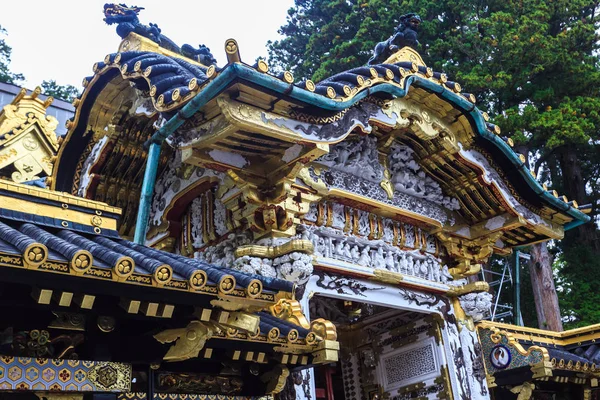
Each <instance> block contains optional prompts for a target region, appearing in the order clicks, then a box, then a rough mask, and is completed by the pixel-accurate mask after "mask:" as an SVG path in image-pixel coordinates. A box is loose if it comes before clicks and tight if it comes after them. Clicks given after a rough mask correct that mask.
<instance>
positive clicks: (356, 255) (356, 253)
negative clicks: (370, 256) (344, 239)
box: [350, 245, 360, 262]
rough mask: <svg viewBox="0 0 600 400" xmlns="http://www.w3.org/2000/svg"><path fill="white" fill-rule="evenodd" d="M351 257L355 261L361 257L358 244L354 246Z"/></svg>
mask: <svg viewBox="0 0 600 400" xmlns="http://www.w3.org/2000/svg"><path fill="white" fill-rule="evenodd" d="M350 258H351V259H352V261H353V262H358V260H359V258H360V250H358V246H357V245H354V246H353V247H352V250H350Z"/></svg>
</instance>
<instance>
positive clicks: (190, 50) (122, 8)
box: [104, 3, 217, 66]
mask: <svg viewBox="0 0 600 400" xmlns="http://www.w3.org/2000/svg"><path fill="white" fill-rule="evenodd" d="M143 9H144V7H137V6H132V7H129V6H127V5H126V4H122V3H121V4H114V3H107V4H105V5H104V22H106V23H107V24H108V25H114V24H117V34H118V35H119V36H120V37H121V38H122V39H125V38H126V37H127V36H128V35H129V34H130V33H132V32H133V33H137V34H138V35H140V36H143V37H145V38H147V39H150V40H152V41H153V42H156V43H158V45H159V46H161V47H163V48H165V49H167V50H170V51H172V52H175V53H178V54H181V55H182V56H185V57H188V58H191V59H193V60H195V61H198V62H199V63H201V64H203V65H206V66H210V65H216V63H217V60H215V58H214V57H213V55H212V53H211V52H210V49H209V48H208V47H206V46H205V45H200V46H198V48H197V49H195V48H194V47H193V46H191V45H189V44H184V45H183V46H181V47H179V46H178V45H177V44H175V42H173V41H172V40H171V39H169V38H168V37H167V36H165V35H163V34H162V33H161V29H160V28H159V27H158V25H156V24H153V23H150V24H149V25H144V24H142V23H141V22H140V20H139V18H138V14H139V13H140V11H141V10H143Z"/></svg>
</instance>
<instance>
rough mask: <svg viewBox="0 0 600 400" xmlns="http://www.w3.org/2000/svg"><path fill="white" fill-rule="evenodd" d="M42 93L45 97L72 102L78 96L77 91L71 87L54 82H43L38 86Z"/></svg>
mask: <svg viewBox="0 0 600 400" xmlns="http://www.w3.org/2000/svg"><path fill="white" fill-rule="evenodd" d="M40 86H41V87H42V92H43V93H44V94H45V95H47V96H52V97H54V98H55V99H60V100H65V101H68V102H72V101H73V100H75V98H76V97H77V96H79V89H77V88H76V87H75V86H73V85H59V84H58V83H56V81H55V80H53V79H51V80H49V81H43V82H42V84H41V85H40Z"/></svg>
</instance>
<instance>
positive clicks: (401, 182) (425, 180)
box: [389, 143, 460, 210]
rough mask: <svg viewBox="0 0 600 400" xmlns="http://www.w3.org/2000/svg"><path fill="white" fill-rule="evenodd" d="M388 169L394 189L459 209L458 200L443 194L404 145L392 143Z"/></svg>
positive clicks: (450, 208) (409, 149)
mask: <svg viewBox="0 0 600 400" xmlns="http://www.w3.org/2000/svg"><path fill="white" fill-rule="evenodd" d="M389 169H390V172H391V174H392V178H391V182H392V184H393V185H394V189H396V190H397V191H399V192H401V193H406V194H410V195H413V196H417V197H420V198H423V199H427V200H430V201H433V202H435V203H438V204H441V205H443V206H444V207H446V208H447V209H449V210H459V209H460V204H459V203H458V200H457V199H455V198H452V197H448V196H444V193H443V192H442V188H441V186H440V185H439V184H438V183H437V182H436V181H435V180H434V179H433V178H431V177H430V176H429V175H427V174H426V173H425V171H423V170H421V166H420V165H419V164H418V163H417V162H416V161H415V159H414V151H413V150H412V149H411V148H410V147H408V146H404V145H400V144H398V143H395V144H394V145H392V148H391V151H390V156H389Z"/></svg>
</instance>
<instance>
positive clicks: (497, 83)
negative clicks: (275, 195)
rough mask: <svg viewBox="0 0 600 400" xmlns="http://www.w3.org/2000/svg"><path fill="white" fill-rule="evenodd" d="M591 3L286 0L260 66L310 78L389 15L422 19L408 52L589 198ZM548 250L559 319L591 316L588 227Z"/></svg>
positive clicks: (582, 199)
mask: <svg viewBox="0 0 600 400" xmlns="http://www.w3.org/2000/svg"><path fill="white" fill-rule="evenodd" d="M598 8H599V3H598V1H597V0H568V1H567V0H554V1H551V2H549V1H546V0H490V1H485V2H482V1H479V0H449V1H443V2H441V1H434V0H296V1H295V5H294V7H292V8H291V9H290V10H289V11H288V17H287V21H286V23H285V25H283V26H282V27H281V29H280V34H282V35H283V38H282V39H281V40H278V41H275V42H270V43H269V44H268V47H269V56H270V63H271V64H272V65H273V66H274V67H275V68H279V69H289V70H291V71H292V72H293V73H294V75H295V76H298V77H306V78H312V79H313V80H315V81H319V80H322V79H324V78H326V77H328V76H330V75H332V74H334V73H337V72H341V71H343V70H347V69H349V68H352V67H356V66H359V65H363V64H365V63H366V61H367V59H368V58H369V56H370V54H371V51H372V49H373V48H374V47H375V45H376V44H377V42H379V41H382V40H385V39H387V38H388V37H389V36H390V35H391V34H392V33H393V31H394V28H395V27H396V25H397V23H398V17H400V16H401V15H402V14H405V13H407V12H417V13H419V14H420V15H421V17H422V18H423V21H424V22H423V24H422V25H421V29H420V35H419V41H420V42H421V48H420V49H419V52H420V53H421V55H422V56H423V58H424V60H425V62H426V63H427V64H428V65H429V66H430V67H432V68H433V69H434V70H436V71H443V72H446V73H447V74H448V75H449V76H450V77H451V78H452V79H453V80H456V81H457V82H460V83H461V85H462V86H463V87H465V88H467V90H468V91H469V92H470V93H474V94H475V95H476V97H477V99H478V106H479V107H480V108H482V109H485V110H486V111H488V112H490V114H492V115H496V117H495V121H494V122H495V123H497V124H498V125H499V126H500V127H501V128H502V130H503V132H504V134H507V135H509V136H510V137H512V138H513V139H514V140H515V142H516V143H517V150H518V151H519V152H521V153H523V154H525V155H527V156H528V159H529V160H530V161H531V167H532V168H533V169H535V170H536V172H537V173H538V177H539V179H540V180H541V181H543V182H545V183H548V184H550V183H552V185H551V187H552V189H556V190H557V191H558V192H559V193H560V194H565V195H566V196H567V197H568V199H570V200H571V199H574V200H576V201H577V202H578V203H579V204H586V203H591V204H592V205H593V210H592V216H593V217H594V218H597V216H598V211H597V205H598V203H599V202H600V190H599V189H600V188H599V186H600V178H599V177H600V146H599V143H600V115H599V112H600V111H599V110H600V93H599V92H600V71H599V61H600V59H599V52H598V50H599V48H598V47H599V40H598V34H597V32H598V28H599V24H598V22H599V19H598ZM558 249H559V253H560V254H559V255H558V257H557V258H556V259H557V260H558V261H557V263H558V264H557V265H558V266H559V272H560V281H559V284H560V285H562V286H560V285H559V287H560V288H564V289H565V290H563V291H562V292H559V296H560V297H561V299H560V300H561V305H562V307H563V313H564V314H565V315H568V316H569V317H570V321H571V322H570V325H569V324H567V327H569V326H573V325H582V324H590V323H596V322H597V321H599V320H600V305H599V304H600V303H599V302H598V300H600V299H598V295H597V293H598V292H599V291H598V288H599V287H600V261H599V260H600V257H599V256H600V233H599V231H598V229H597V228H596V225H595V224H586V225H585V226H582V227H579V228H577V229H574V230H573V231H569V232H567V233H566V237H565V239H564V240H563V241H561V243H560V244H559V247H558Z"/></svg>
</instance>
